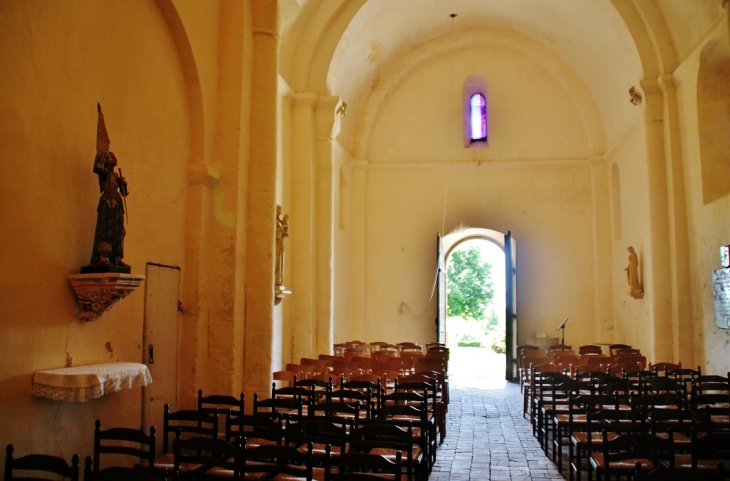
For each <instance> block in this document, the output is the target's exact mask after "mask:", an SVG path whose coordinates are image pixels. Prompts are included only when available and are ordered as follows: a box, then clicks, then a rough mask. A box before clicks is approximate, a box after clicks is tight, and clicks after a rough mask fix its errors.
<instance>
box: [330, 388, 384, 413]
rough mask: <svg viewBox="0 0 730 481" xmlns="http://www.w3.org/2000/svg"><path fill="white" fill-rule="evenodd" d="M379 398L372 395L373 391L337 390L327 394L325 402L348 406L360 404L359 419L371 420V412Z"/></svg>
mask: <svg viewBox="0 0 730 481" xmlns="http://www.w3.org/2000/svg"><path fill="white" fill-rule="evenodd" d="M379 399H380V398H379V396H377V395H374V393H373V390H372V389H370V388H369V387H368V388H367V389H364V390H361V389H337V390H334V391H331V392H329V393H327V398H326V401H328V402H331V401H338V402H342V403H348V404H353V405H355V404H357V403H358V402H359V403H360V418H361V419H362V418H365V419H367V420H370V419H372V417H373V412H374V411H375V409H376V408H377V407H379V406H380V404H379Z"/></svg>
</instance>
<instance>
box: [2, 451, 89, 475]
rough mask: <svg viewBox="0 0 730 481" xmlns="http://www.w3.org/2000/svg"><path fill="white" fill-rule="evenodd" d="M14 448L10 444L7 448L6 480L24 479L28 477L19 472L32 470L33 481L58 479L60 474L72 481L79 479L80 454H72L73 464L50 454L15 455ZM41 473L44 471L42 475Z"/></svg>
mask: <svg viewBox="0 0 730 481" xmlns="http://www.w3.org/2000/svg"><path fill="white" fill-rule="evenodd" d="M13 452H14V448H13V445H12V444H8V446H7V448H5V481H15V480H18V481H23V480H24V479H26V480H27V479H28V478H25V477H23V475H22V474H21V475H20V476H17V474H19V473H18V472H32V474H33V476H34V478H31V479H32V480H33V481H41V480H46V479H48V480H56V479H58V476H62V477H63V478H68V479H69V480H70V481H78V480H79V455H78V454H74V455H73V456H71V465H69V464H68V463H67V462H66V460H65V459H63V458H60V457H58V456H51V455H48V454H28V455H25V456H23V457H20V458H15V457H13ZM41 473H44V475H42V474H41Z"/></svg>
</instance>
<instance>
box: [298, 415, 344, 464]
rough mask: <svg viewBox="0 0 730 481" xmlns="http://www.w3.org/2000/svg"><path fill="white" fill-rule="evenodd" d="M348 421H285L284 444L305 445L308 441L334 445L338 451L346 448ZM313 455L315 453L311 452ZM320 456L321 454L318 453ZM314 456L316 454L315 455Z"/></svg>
mask: <svg viewBox="0 0 730 481" xmlns="http://www.w3.org/2000/svg"><path fill="white" fill-rule="evenodd" d="M349 427H350V426H349V423H344V424H336V423H333V422H331V421H323V420H321V419H303V420H301V421H299V422H291V421H289V420H287V421H286V428H285V429H284V432H285V433H286V443H285V444H286V445H287V446H302V445H303V446H306V445H307V444H309V443H314V444H319V445H331V446H336V447H337V448H338V449H339V452H340V453H344V452H345V450H346V448H347V439H348V438H347V432H348V430H349ZM312 454H313V455H315V453H314V452H313V453H312ZM320 456H321V455H320ZM315 457H316V456H315Z"/></svg>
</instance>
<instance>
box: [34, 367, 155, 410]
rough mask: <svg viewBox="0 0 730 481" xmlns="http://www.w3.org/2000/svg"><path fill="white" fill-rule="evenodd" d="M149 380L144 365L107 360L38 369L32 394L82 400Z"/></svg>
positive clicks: (56, 398)
mask: <svg viewBox="0 0 730 481" xmlns="http://www.w3.org/2000/svg"><path fill="white" fill-rule="evenodd" d="M151 383H152V376H151V375H150V371H149V370H148V369H147V366H145V365H144V364H140V363H138V362H107V363H103V364H90V365H88V366H77V367H65V368H62V369H51V370H48V371H38V372H36V373H35V375H34V376H33V395H34V396H38V397H44V398H48V399H53V400H54V401H72V402H85V401H88V400H89V399H94V398H98V397H101V396H103V395H104V394H109V393H112V392H117V391H121V390H122V389H130V388H133V387H136V386H147V385H148V384H151Z"/></svg>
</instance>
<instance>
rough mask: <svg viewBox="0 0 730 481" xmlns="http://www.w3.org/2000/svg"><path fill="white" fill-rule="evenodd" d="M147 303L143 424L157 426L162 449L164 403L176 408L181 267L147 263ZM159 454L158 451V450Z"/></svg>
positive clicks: (144, 337)
mask: <svg viewBox="0 0 730 481" xmlns="http://www.w3.org/2000/svg"><path fill="white" fill-rule="evenodd" d="M146 276H147V278H146V280H145V304H144V336H143V343H144V344H143V345H144V347H143V350H144V354H143V359H144V363H145V364H146V365H147V368H148V369H149V370H150V374H151V375H152V384H150V385H149V386H145V387H144V388H143V390H142V397H143V403H142V404H143V406H142V413H143V414H142V416H143V419H142V423H143V425H144V426H145V431H146V430H148V429H149V427H150V426H155V427H157V433H158V434H157V440H158V445H160V446H158V448H160V449H161V441H162V417H163V408H164V405H165V403H168V404H170V409H171V410H175V409H176V408H177V332H178V322H177V313H178V291H179V287H180V269H179V268H178V267H170V266H163V265H159V264H150V263H148V264H147V269H146ZM158 452H160V451H159V449H158Z"/></svg>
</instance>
